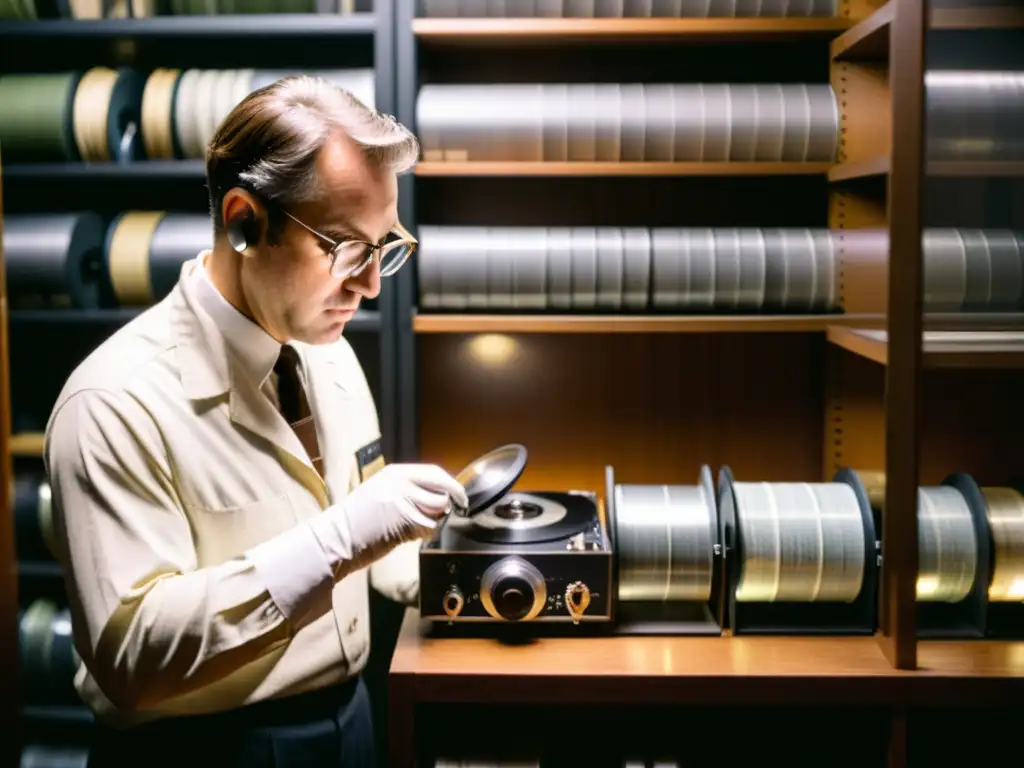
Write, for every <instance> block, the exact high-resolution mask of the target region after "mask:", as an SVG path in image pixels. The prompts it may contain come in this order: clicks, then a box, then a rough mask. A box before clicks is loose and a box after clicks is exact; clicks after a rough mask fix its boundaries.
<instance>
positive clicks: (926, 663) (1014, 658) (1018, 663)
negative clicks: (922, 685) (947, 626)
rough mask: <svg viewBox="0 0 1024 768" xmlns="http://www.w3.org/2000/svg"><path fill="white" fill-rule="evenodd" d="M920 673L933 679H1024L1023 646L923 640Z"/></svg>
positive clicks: (1002, 642)
mask: <svg viewBox="0 0 1024 768" xmlns="http://www.w3.org/2000/svg"><path fill="white" fill-rule="evenodd" d="M917 660H918V670H919V671H920V672H921V673H924V674H927V675H931V676H942V677H947V676H950V675H969V676H972V677H1024V642H1020V641H1009V640H967V641H955V640H921V641H919V642H918V644H917Z"/></svg>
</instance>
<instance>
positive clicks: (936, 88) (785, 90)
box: [416, 70, 1024, 163]
mask: <svg viewBox="0 0 1024 768" xmlns="http://www.w3.org/2000/svg"><path fill="white" fill-rule="evenodd" d="M925 98H926V108H927V119H926V125H927V136H926V147H927V153H928V157H929V158H930V159H932V160H980V161H998V160H1005V161H1016V160H1021V159H1024V139H1021V138H1020V137H1021V136H1022V135H1024V133H1022V129H1024V72H1016V71H986V72H966V71H959V70H956V71H953V70H931V71H929V72H927V73H926V76H925ZM416 119H417V125H418V130H419V133H420V137H421V142H422V146H423V158H424V159H425V160H431V161H471V162H475V161H484V162H486V161H510V162H543V161H549V162H557V161H563V162H564V161H569V162H572V161H577V162H790V163H831V162H833V161H834V160H835V155H836V147H837V140H838V135H839V115H838V108H837V104H836V97H835V94H834V92H833V90H832V88H831V86H829V85H825V84H818V83H801V84H790V83H784V84H783V83H754V84H742V83H678V84H663V83H621V84H617V83H544V84H488V85H455V84H445V85H438V84H431V85H425V86H423V87H422V88H421V89H420V91H419V95H418V98H417V105H416Z"/></svg>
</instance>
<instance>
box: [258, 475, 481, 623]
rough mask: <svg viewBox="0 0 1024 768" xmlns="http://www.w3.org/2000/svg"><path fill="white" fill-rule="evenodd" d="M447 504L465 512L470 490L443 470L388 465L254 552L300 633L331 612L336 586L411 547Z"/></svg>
mask: <svg viewBox="0 0 1024 768" xmlns="http://www.w3.org/2000/svg"><path fill="white" fill-rule="evenodd" d="M449 500H451V501H453V502H454V503H455V504H458V505H460V506H462V507H465V506H467V504H468V500H467V499H466V489H465V488H463V487H462V485H461V484H460V483H459V482H458V481H457V480H456V479H455V478H453V477H452V476H451V475H449V474H448V473H447V472H445V471H444V470H443V469H441V468H440V467H436V466H433V465H430V464H389V465H388V466H386V467H385V468H384V469H382V470H381V471H380V472H378V473H377V474H375V475H374V476H373V477H371V478H370V479H369V480H367V481H366V482H365V483H363V484H362V485H360V486H359V487H357V488H356V489H355V490H354V491H353V492H352V493H350V494H349V495H348V497H347V498H346V499H345V501H344V502H342V503H341V504H337V505H335V506H333V507H330V508H329V509H327V510H325V511H324V512H323V514H320V515H317V516H315V517H313V518H312V519H310V520H308V521H307V522H305V523H303V524H301V525H297V526H295V527H294V528H292V529H290V530H288V531H285V532H284V533H282V534H279V535H278V536H275V537H274V538H272V539H270V540H268V541H265V542H263V543H262V544H258V545H257V546H255V547H253V548H252V549H250V550H249V551H248V552H247V553H246V556H247V557H248V559H249V560H251V561H252V562H253V564H254V565H255V567H256V570H257V571H258V572H259V573H260V574H262V576H263V578H264V580H265V582H266V584H267V589H268V590H269V591H270V594H271V596H272V597H273V598H274V601H275V602H276V603H277V605H278V607H279V608H280V609H281V611H282V612H283V613H284V614H285V615H286V616H287V617H288V618H289V619H290V620H291V621H292V622H293V623H294V624H295V625H296V627H300V626H302V625H304V624H306V623H308V622H309V621H312V620H313V619H315V618H316V617H317V616H319V615H322V614H323V613H324V612H325V611H327V610H329V609H330V597H331V589H332V587H333V585H334V583H335V582H336V581H337V580H339V579H342V578H344V577H345V576H347V575H348V574H349V573H351V572H353V571H356V570H359V569H360V568H364V567H366V566H367V565H369V564H370V563H372V562H373V561H374V560H378V559H380V558H381V557H383V556H384V555H386V554H387V553H388V552H390V551H391V550H392V549H394V548H395V547H397V546H398V545H399V544H402V543H403V542H406V541H413V540H415V539H421V538H425V537H427V536H429V535H430V533H431V531H433V530H434V528H435V527H436V526H437V520H438V519H439V518H441V517H443V516H444V514H445V511H446V510H447V509H448V504H449Z"/></svg>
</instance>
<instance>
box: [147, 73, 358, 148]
mask: <svg viewBox="0 0 1024 768" xmlns="http://www.w3.org/2000/svg"><path fill="white" fill-rule="evenodd" d="M299 74H307V75H310V76H313V77H322V78H324V79H325V80H328V81H329V82H332V83H334V84H335V85H338V86H340V87H342V88H344V89H346V90H347V91H349V93H351V94H352V95H353V96H354V97H355V98H356V99H357V100H358V101H360V102H362V103H363V104H365V105H366V106H367V107H369V108H371V109H372V108H373V107H374V103H375V101H374V99H375V94H374V87H375V82H376V81H375V77H374V71H373V70H372V69H340V70H315V71H308V72H307V71H299V70H265V69H258V70H257V69H186V70H180V69H170V68H162V69H156V70H154V71H153V72H152V73H151V74H150V75H149V78H148V79H147V81H146V87H145V93H144V95H143V98H142V106H141V113H142V134H143V136H144V137H145V143H146V156H147V157H148V158H149V159H151V160H161V159H163V160H171V159H175V158H203V157H205V155H206V147H207V145H208V144H209V143H210V140H211V139H212V138H213V135H214V132H215V131H216V130H217V127H218V126H219V125H220V124H221V122H222V121H223V120H224V118H225V117H227V116H228V114H229V113H230V112H231V110H232V109H234V107H235V105H237V104H238V103H239V102H240V101H242V99H244V98H245V97H246V96H248V95H249V94H250V93H252V92H253V91H256V90H258V89H260V88H263V87H265V86H267V85H270V84H271V83H273V82H275V81H276V80H279V79H281V78H283V77H287V76H289V75H299Z"/></svg>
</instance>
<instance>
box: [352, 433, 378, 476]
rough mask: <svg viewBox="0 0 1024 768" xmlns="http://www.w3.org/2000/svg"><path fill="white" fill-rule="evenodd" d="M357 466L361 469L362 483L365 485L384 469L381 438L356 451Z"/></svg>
mask: <svg viewBox="0 0 1024 768" xmlns="http://www.w3.org/2000/svg"><path fill="white" fill-rule="evenodd" d="M356 464H357V465H358V467H359V482H361V483H365V482H366V481H367V480H369V479H370V478H371V477H373V476H374V475H375V474H377V473H378V472H380V471H381V470H382V469H384V465H385V464H384V451H383V447H382V445H381V439H380V438H379V437H378V438H377V439H376V440H374V441H373V442H371V443H367V444H366V445H364V446H363V447H362V448H360V449H359V450H358V451H356Z"/></svg>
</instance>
